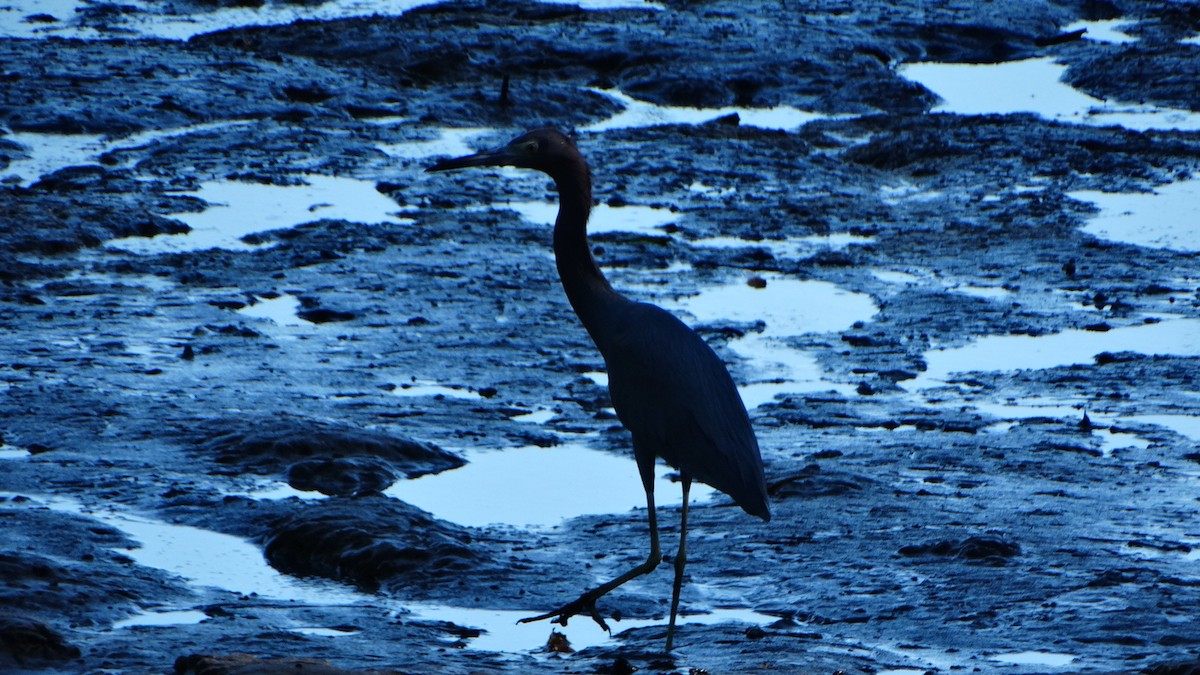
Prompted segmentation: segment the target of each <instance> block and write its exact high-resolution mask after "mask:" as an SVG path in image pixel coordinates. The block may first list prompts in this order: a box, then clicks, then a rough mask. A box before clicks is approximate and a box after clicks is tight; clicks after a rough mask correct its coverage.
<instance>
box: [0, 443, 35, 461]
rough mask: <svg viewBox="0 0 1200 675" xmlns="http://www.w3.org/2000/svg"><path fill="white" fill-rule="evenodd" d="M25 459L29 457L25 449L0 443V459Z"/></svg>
mask: <svg viewBox="0 0 1200 675" xmlns="http://www.w3.org/2000/svg"><path fill="white" fill-rule="evenodd" d="M26 457H29V451H28V450H26V449H25V448H18V447H17V446H15V445H6V444H5V443H4V442H3V441H0V459H25V458H26Z"/></svg>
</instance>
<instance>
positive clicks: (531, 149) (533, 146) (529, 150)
mask: <svg viewBox="0 0 1200 675" xmlns="http://www.w3.org/2000/svg"><path fill="white" fill-rule="evenodd" d="M537 150H538V142H537V141H529V142H528V143H526V144H525V153H526V154H529V155H532V154H533V153H535V152H537Z"/></svg>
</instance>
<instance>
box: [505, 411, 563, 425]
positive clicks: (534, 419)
mask: <svg viewBox="0 0 1200 675" xmlns="http://www.w3.org/2000/svg"><path fill="white" fill-rule="evenodd" d="M557 416H558V413H556V412H554V411H553V410H550V409H549V408H539V409H538V410H531V411H529V412H527V413H524V414H522V415H513V416H512V419H513V421H516V422H525V423H527V424H545V423H546V422H549V421H550V420H552V419H554V418H555V417H557Z"/></svg>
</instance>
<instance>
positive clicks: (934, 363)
mask: <svg viewBox="0 0 1200 675" xmlns="http://www.w3.org/2000/svg"><path fill="white" fill-rule="evenodd" d="M1122 351H1130V352H1137V353H1141V354H1147V355H1153V354H1164V355H1167V354H1170V355H1180V356H1200V319H1171V320H1167V321H1160V322H1158V323H1150V324H1142V325H1137V326H1128V327H1125V328H1114V329H1112V330H1110V331H1107V332H1103V333H1100V332H1095V331H1088V330H1076V329H1072V330H1064V331H1062V332H1061V333H1054V334H1052V335H1043V336H1040V337H1031V336H1028V335H989V336H986V337H983V338H980V339H978V340H976V341H974V342H972V343H970V344H967V345H964V346H962V347H956V348H951V349H934V350H930V351H928V352H925V354H924V358H925V362H926V364H927V366H928V367H927V368H926V370H925V372H923V373H920V374H919V375H918V376H917V378H916V379H914V380H909V381H907V382H905V383H904V384H903V386H904V387H905V388H906V389H908V390H909V391H916V390H918V389H927V388H929V387H936V386H941V385H942V384H943V383H945V382H946V380H947V379H949V378H950V376H951V375H952V374H955V373H969V372H984V371H1016V370H1034V369H1042V368H1053V367H1056V366H1065V365H1071V364H1083V363H1091V362H1092V360H1093V357H1095V356H1096V355H1097V354H1099V353H1101V352H1122Z"/></svg>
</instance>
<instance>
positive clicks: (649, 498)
mask: <svg viewBox="0 0 1200 675" xmlns="http://www.w3.org/2000/svg"><path fill="white" fill-rule="evenodd" d="M642 474H643V475H642V485H643V486H645V488H646V509H647V511H648V512H649V514H650V555H649V556H647V557H646V562H644V563H642V564H640V565H638V566H637V567H634V568H633V569H631V570H629V571H628V572H626V573H624V574H622V575H621V576H619V577H617V578H616V579H613V580H612V581H610V582H608V583H605V584H601V585H599V586H597V587H596V588H593V589H592V590H590V591H587V592H586V593H584V594H583V595H580V596H579V597H578V598H576V599H575V600H572V601H571V602H568V603H567V604H565V605H563V606H562V607H559V608H558V609H555V610H551V611H549V612H546V613H545V614H539V615H537V616H531V617H528V618H525V619H521V620H520V621H518V622H517V623H529V622H531V621H542V620H543V619H549V618H551V617H554V621H553V623H557V624H559V625H560V626H565V625H567V620H568V619H570V618H571V617H573V616H575V615H576V614H582V613H584V612H585V611H586V612H587V613H588V614H589V615H590V616H591V617H592V620H593V621H595V622H596V623H597V624H599V625H600V627H601V628H603V629H604V630H606V631H607V630H609V628H608V624H607V623H605V622H604V618H603V617H601V616H600V612H598V611H596V601H597V600H599V599H600V598H601V597H603V596H605V595H607V594H608V593H609V592H611V591H612V590H613V589H615V588H617V587H618V586H620V585H621V584H624V583H625V582H627V581H630V580H631V579H636V578H638V577H640V576H642V575H644V574H649V573H651V572H653V571H654V568H655V567H658V564H659V563H660V562H662V549H660V548H659V545H658V518H656V517H655V515H654V482H653V480H654V474H653V465H651V471H650V475H649V478H647V476H646V472H645V471H643V472H642Z"/></svg>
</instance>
